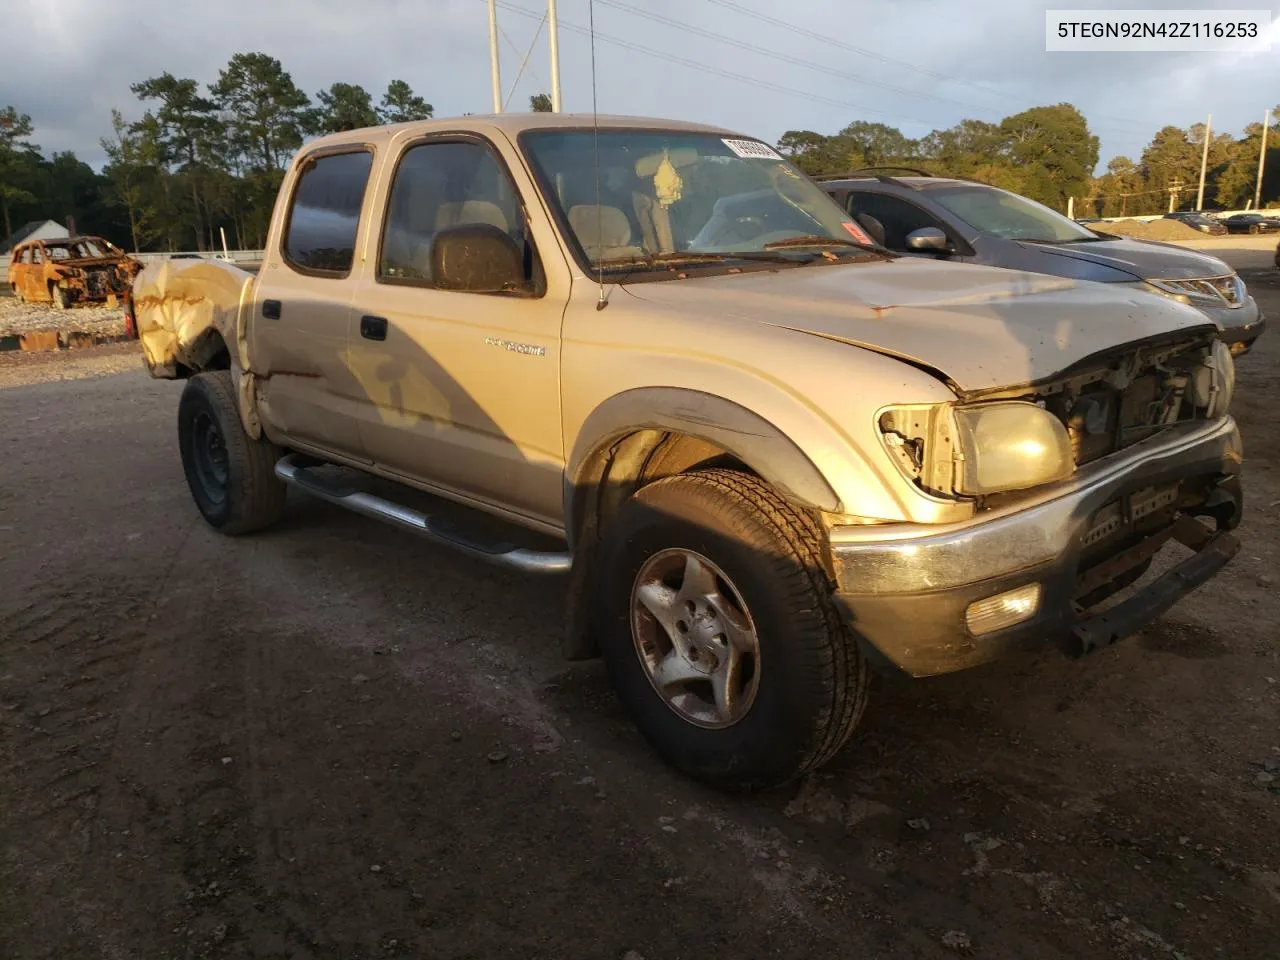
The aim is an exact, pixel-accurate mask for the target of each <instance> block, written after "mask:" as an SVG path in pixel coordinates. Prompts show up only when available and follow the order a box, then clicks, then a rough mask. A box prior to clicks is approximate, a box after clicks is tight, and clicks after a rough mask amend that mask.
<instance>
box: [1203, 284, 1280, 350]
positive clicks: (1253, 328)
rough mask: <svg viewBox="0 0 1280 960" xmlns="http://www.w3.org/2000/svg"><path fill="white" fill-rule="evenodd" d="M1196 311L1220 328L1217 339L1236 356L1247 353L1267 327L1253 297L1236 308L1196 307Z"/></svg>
mask: <svg viewBox="0 0 1280 960" xmlns="http://www.w3.org/2000/svg"><path fill="white" fill-rule="evenodd" d="M1197 309H1199V310H1200V311H1201V312H1203V313H1204V314H1206V315H1207V316H1208V317H1209V318H1210V319H1212V320H1213V322H1214V323H1216V324H1217V325H1218V326H1219V327H1221V328H1222V332H1221V333H1219V334H1218V339H1220V340H1222V341H1223V342H1225V343H1226V344H1228V345H1229V346H1230V347H1231V352H1232V353H1233V354H1236V355H1237V356H1239V355H1240V354H1242V353H1247V352H1248V351H1249V350H1250V349H1251V348H1252V347H1253V342H1254V341H1255V340H1257V339H1258V337H1259V336H1260V335H1261V334H1262V331H1263V330H1264V329H1265V328H1266V325H1267V321H1266V318H1264V317H1263V315H1262V311H1261V309H1259V307H1258V301H1257V300H1255V299H1254V298H1253V297H1249V298H1248V299H1246V300H1245V302H1244V303H1243V304H1241V305H1240V306H1238V307H1228V306H1225V305H1224V306H1221V307H1201V306H1199V305H1197Z"/></svg>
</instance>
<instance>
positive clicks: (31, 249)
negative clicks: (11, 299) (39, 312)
mask: <svg viewBox="0 0 1280 960" xmlns="http://www.w3.org/2000/svg"><path fill="white" fill-rule="evenodd" d="M141 269H142V264H141V262H139V261H138V260H136V259H134V258H133V257H131V256H129V255H128V254H127V253H125V252H124V251H123V250H121V249H120V248H119V247H117V246H116V245H115V244H113V243H111V242H110V241H109V240H104V239H103V238H102V237H69V238H66V239H60V240H31V241H29V242H27V243H20V244H18V246H16V247H14V248H13V255H12V257H11V259H10V261H9V271H8V272H9V276H8V280H9V289H10V290H12V291H13V293H14V295H15V296H17V297H19V298H20V299H22V300H23V301H24V302H28V303H32V302H34V303H39V302H51V303H53V305H54V306H55V307H57V308H58V309H60V310H65V309H67V308H68V307H70V306H71V305H72V304H74V303H79V302H89V301H99V302H104V301H105V302H112V301H114V300H115V299H116V298H117V297H120V298H123V297H124V296H125V295H126V294H127V293H128V292H129V289H130V286H131V285H132V283H133V278H134V277H136V276H137V275H138V271H140V270H141Z"/></svg>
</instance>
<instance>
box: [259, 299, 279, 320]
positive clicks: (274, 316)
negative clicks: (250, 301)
mask: <svg viewBox="0 0 1280 960" xmlns="http://www.w3.org/2000/svg"><path fill="white" fill-rule="evenodd" d="M262 316H263V317H264V318H266V319H267V320H279V319H280V301H279V300H263V301H262Z"/></svg>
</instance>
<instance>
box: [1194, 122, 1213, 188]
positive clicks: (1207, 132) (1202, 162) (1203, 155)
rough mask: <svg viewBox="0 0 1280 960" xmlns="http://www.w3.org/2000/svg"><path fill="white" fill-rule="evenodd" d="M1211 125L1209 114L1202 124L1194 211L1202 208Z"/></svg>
mask: <svg viewBox="0 0 1280 960" xmlns="http://www.w3.org/2000/svg"><path fill="white" fill-rule="evenodd" d="M1212 125H1213V114H1212V113H1211V114H1209V119H1208V120H1206V121H1205V123H1204V150H1202V151H1201V153H1200V190H1199V192H1198V193H1196V209H1197V210H1201V209H1203V208H1204V173H1205V170H1206V168H1207V167H1208V166H1209V138H1210V137H1211V136H1212V135H1213V134H1212V130H1211V129H1210V128H1211V127H1212Z"/></svg>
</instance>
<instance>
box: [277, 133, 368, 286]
mask: <svg viewBox="0 0 1280 960" xmlns="http://www.w3.org/2000/svg"><path fill="white" fill-rule="evenodd" d="M306 164H307V165H306V167H305V169H304V170H303V173H302V176H301V177H300V178H299V179H298V185H297V187H296V188H295V189H294V191H293V204H292V206H291V207H290V210H289V220H288V229H287V233H286V235H285V241H284V258H285V260H286V261H287V262H288V263H289V264H290V265H291V266H293V267H294V268H296V269H298V270H300V271H302V272H303V273H319V274H322V275H330V276H338V277H342V276H346V275H347V274H348V273H350V271H351V264H352V263H353V262H354V260H355V253H356V233H357V231H358V228H359V226H360V207H361V205H362V204H363V203H364V191H365V187H366V186H367V184H368V182H369V169H370V168H371V167H372V165H373V154H372V153H370V152H369V151H367V150H360V151H358V152H353V153H333V154H329V155H327V156H322V157H316V158H314V159H312V160H309V161H307V162H306Z"/></svg>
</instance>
